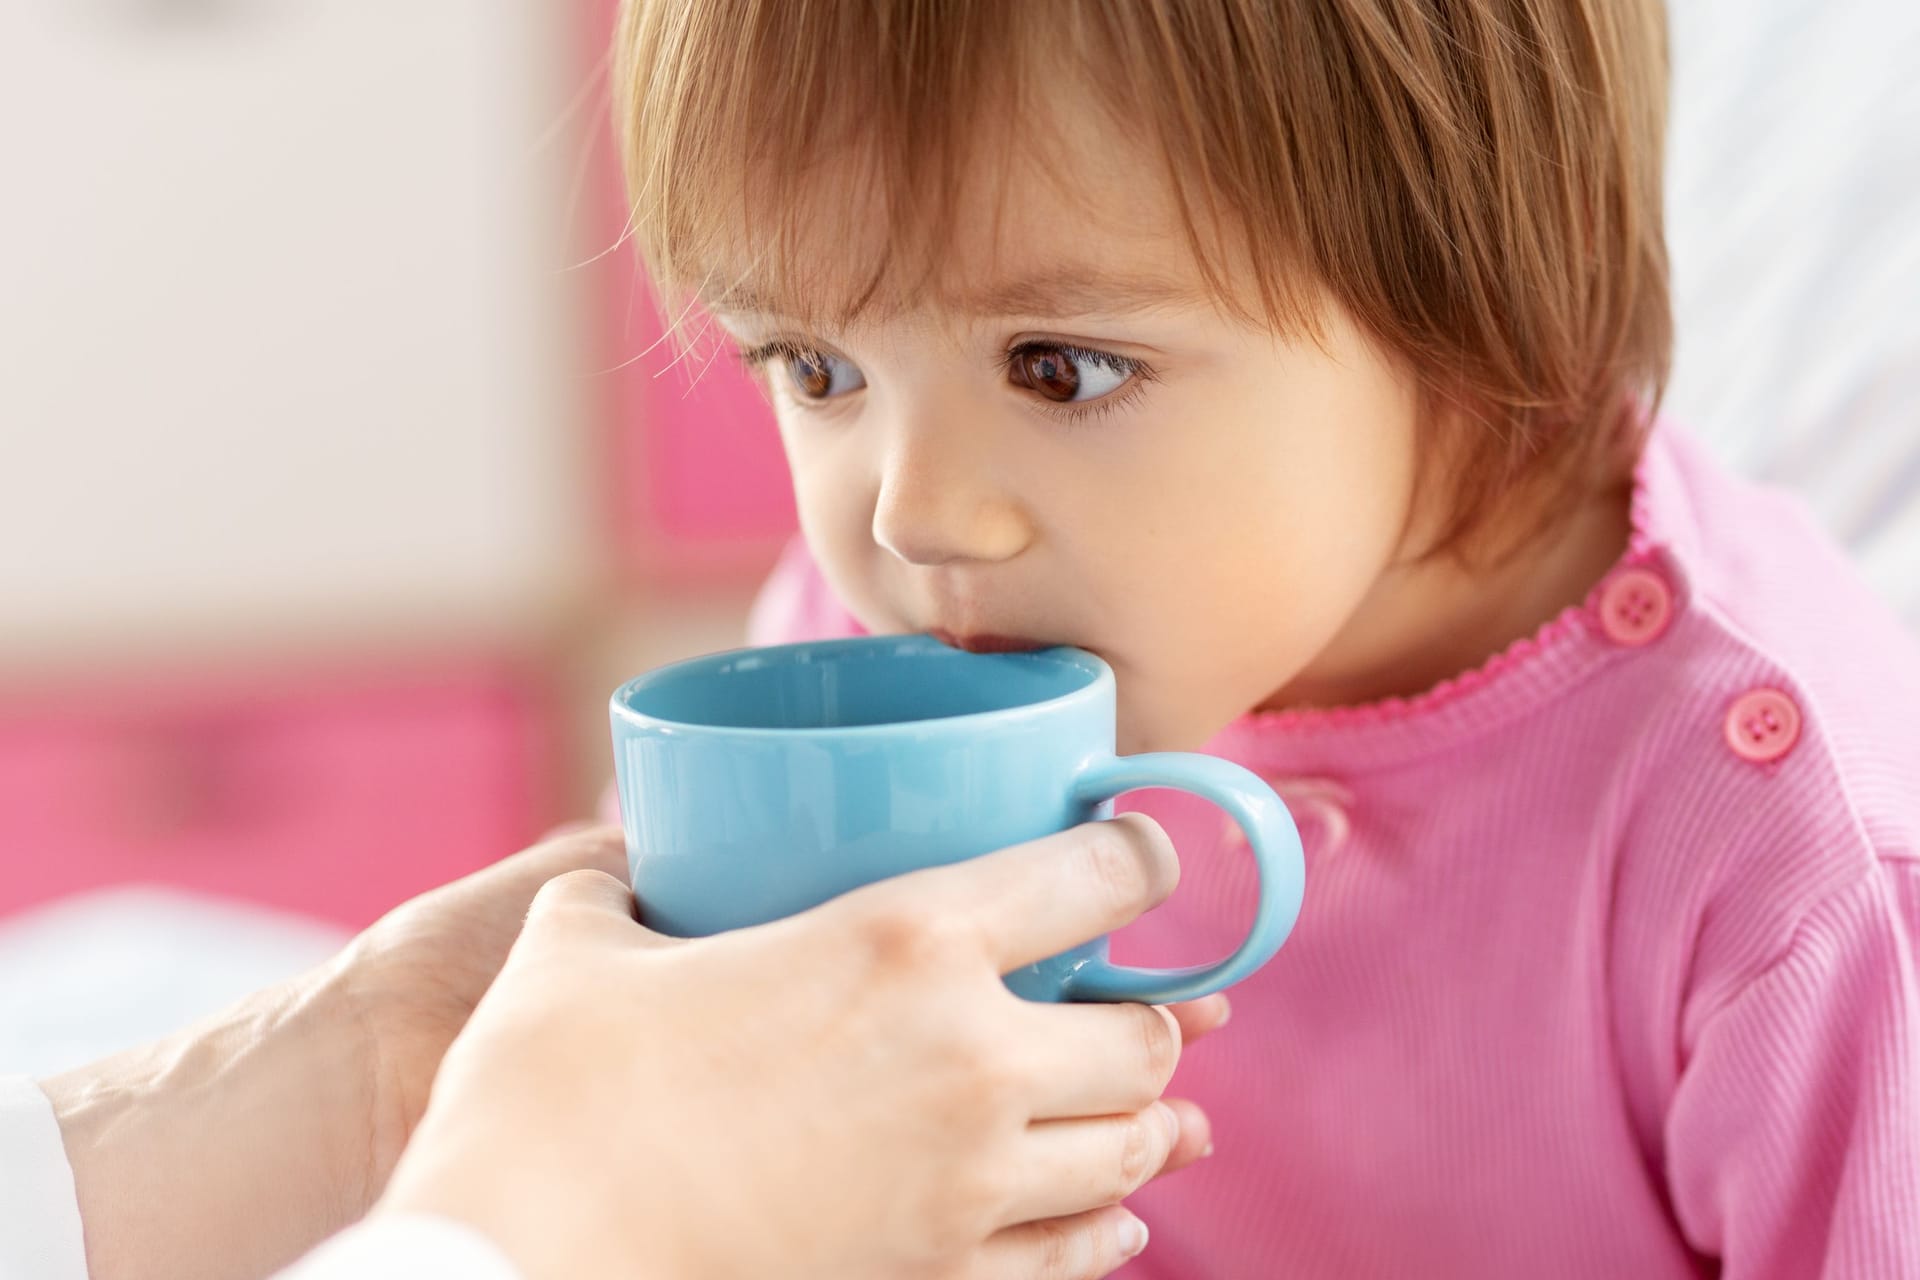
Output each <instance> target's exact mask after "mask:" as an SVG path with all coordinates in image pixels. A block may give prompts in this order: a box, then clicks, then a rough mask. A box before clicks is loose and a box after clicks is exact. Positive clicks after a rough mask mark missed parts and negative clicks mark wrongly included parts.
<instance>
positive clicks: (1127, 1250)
mask: <svg viewBox="0 0 1920 1280" xmlns="http://www.w3.org/2000/svg"><path fill="white" fill-rule="evenodd" d="M1146 1248H1147V1224H1146V1223H1144V1222H1142V1221H1140V1219H1138V1218H1136V1217H1133V1216H1132V1215H1131V1214H1129V1215H1128V1216H1127V1220H1126V1221H1125V1222H1123V1223H1121V1224H1120V1254H1121V1256H1122V1257H1126V1258H1137V1257H1139V1256H1140V1255H1141V1254H1142V1253H1144V1252H1146Z"/></svg>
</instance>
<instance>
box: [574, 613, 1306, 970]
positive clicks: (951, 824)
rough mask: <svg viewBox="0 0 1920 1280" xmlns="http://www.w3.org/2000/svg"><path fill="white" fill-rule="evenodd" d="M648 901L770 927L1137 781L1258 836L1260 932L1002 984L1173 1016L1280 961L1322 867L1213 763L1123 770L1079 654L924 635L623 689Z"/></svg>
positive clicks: (989, 844)
mask: <svg viewBox="0 0 1920 1280" xmlns="http://www.w3.org/2000/svg"><path fill="white" fill-rule="evenodd" d="M612 712H613V748H614V765H615V771H616V774H617V777H618V784H619V795H620V811H621V814H622V819H623V823H624V825H625V828H626V837H627V862H628V867H629V869H630V870H631V872H632V875H633V889H634V896H635V897H636V898H637V899H638V901H639V904H640V915H641V918H642V919H643V920H644V921H646V923H647V924H648V925H649V926H651V927H653V928H655V929H658V930H660V931H661V932H663V933H667V934H672V935H674V936H677V937H699V936H703V935H706V934H712V933H719V932H722V931H724V930H728V929H737V928H743V927H745V926H748V925H754V924H763V923H765V922H767V921H769V920H775V919H779V918H781V917H783V916H788V915H792V914H794V913H796V912H799V911H804V910H806V909H807V908H809V907H812V906H815V905H817V904H819V903H822V902H825V901H827V900H828V899H829V898H834V897H837V896H839V895H840V894H842V893H845V892H846V891H848V890H850V889H854V888H857V887H859V886H860V885H864V884H869V883H872V882H873V881H876V880H883V879H886V878H888V877H890V876H896V875H900V874H902V873H905V872H908V871H914V870H918V869H920V868H923V867H931V866H938V865H944V864H946V863H951V862H958V861H960V860H961V859H964V858H971V857H977V856H979V855H980V854H984V853H991V852H992V851H994V850H996V849H1004V848H1007V847H1009V846H1011V845H1017V844H1022V843H1024V842H1026V841H1029V840H1034V839H1037V838H1039V837H1041V836H1045V835H1050V834H1052V833H1053V832H1056V831H1064V830H1066V829H1067V828H1069V827H1073V826H1077V825H1078V824H1080V823H1083V822H1088V821H1092V820H1094V819H1096V818H1103V817H1107V816H1110V815H1111V813H1112V807H1113V806H1112V801H1113V798H1114V797H1115V796H1117V795H1120V794H1121V793H1123V792H1127V791H1132V790H1136V789H1138V788H1141V787H1174V788H1178V789H1180V790H1184V791H1190V792H1193V793H1194V794H1195V795H1198V796H1201V797H1203V798H1205V799H1207V800H1210V801H1212V802H1213V803H1214V804H1217V805H1219V806H1220V807H1221V808H1222V809H1224V810H1225V811H1226V812H1227V813H1228V814H1229V815H1230V816H1231V817H1232V818H1233V820H1234V821H1235V822H1237V823H1238V824H1239V825H1240V828H1241V830H1242V831H1243V832H1245V834H1246V837H1247V843H1248V844H1249V845H1250V846H1251V848H1252V851H1253V858H1254V862H1255V863H1256V865H1257V866H1258V868H1259V871H1260V902H1259V906H1258V909H1257V910H1256V911H1255V913H1254V921H1253V928H1252V930H1251V931H1250V932H1249V933H1248V935H1247V937H1246V940H1245V941H1244V942H1242V943H1241V944H1240V946H1239V949H1238V950H1236V951H1234V952H1233V954H1232V955H1229V956H1227V957H1226V958H1225V959H1223V960H1221V961H1219V962H1218V963H1215V964H1208V965H1201V966H1197V967H1194V968H1186V969H1139V968H1130V967H1127V966H1125V965H1117V964H1114V963H1112V962H1111V961H1110V960H1108V959H1107V940H1106V939H1105V938H1099V939H1095V940H1094V941H1093V942H1090V943H1087V944H1085V945H1083V946H1080V947H1076V948H1075V949H1074V950H1072V951H1069V952H1067V953H1065V954H1063V955H1060V956H1056V957H1054V958H1053V959H1050V960H1047V961H1044V962H1042V963H1040V964H1037V965H1033V966H1030V967H1028V968H1025V969H1021V970H1017V971H1016V972H1014V973H1011V974H1008V975H1007V985H1008V986H1009V987H1011V988H1012V989H1013V990H1014V991H1015V992H1016V993H1018V994H1019V995H1022V996H1024V997H1026V998H1027V999H1030V1000H1137V1001H1141V1002H1144V1003H1149V1004H1165V1003H1169V1002H1172V1001H1176V1000H1191V999H1195V998H1197V997H1199V996H1202V995H1206V994H1209V993H1211V992H1214V991H1219V990H1221V989H1222V988H1224V987H1227V986H1230V985H1232V984H1233V983H1235V982H1238V981H1240V980H1241V979H1243V978H1245V977H1247V976H1248V975H1249V974H1251V973H1253V972H1254V971H1255V970H1256V969H1258V968H1259V967H1260V966H1261V965H1263V964H1265V963H1266V962H1267V961H1268V960H1269V959H1271V958H1272V956H1273V954H1274V952H1276V951H1278V950H1279V949H1280V944H1281V943H1283V942H1285V941H1286V938H1287V934H1288V933H1289V932H1291V931H1292V929H1293V924H1294V921H1295V919H1296V918H1297V917H1298V916H1299V913H1300V898H1301V894H1302V892H1303V890H1304V887H1305V864H1304V861H1303V859H1302V857H1301V850H1300V836H1299V833H1298V832H1297V831H1296V830H1295V828H1294V824H1293V819H1292V817H1291V816H1290V815H1289V814H1288V813H1287V810H1286V806H1285V805H1283V804H1282V803H1281V802H1280V798H1279V797H1278V796H1276V795H1275V794H1274V793H1273V790H1272V788H1270V787H1269V786H1267V784H1266V783H1264V782H1262V781H1261V780H1260V779H1259V778H1258V777H1256V776H1255V775H1254V774H1252V773H1249V772H1248V771H1247V770H1245V769H1242V768H1240V767H1239V766H1238V765H1234V764H1229V763H1227V762H1226V761H1224V760H1219V759H1216V758H1214V757H1212V756H1204V755H1189V754H1184V753H1159V754H1151V755H1137V756H1116V755H1115V754H1114V679H1113V672H1112V670H1111V669H1110V668H1109V667H1108V666H1107V664H1106V663H1105V662H1103V661H1101V660H1100V659H1099V658H1098V657H1095V656H1094V655H1093V654H1090V653H1086V652H1083V651H1081V650H1078V649H1067V648H1056V649H1044V650H1040V651H1037V652H1033V653H1001V654H972V653H964V652H961V651H960V650H957V649H952V648H949V647H947V646H946V645H944V644H941V643H940V642H939V641H937V640H934V639H932V638H930V637H925V636H887V637H870V638H863V639H856V640H829V641H821V642H818V643H812V644H797V645H783V646H779V647H776V648H769V649H743V650H738V651H735V652H731V653H722V654H715V655H713V656H711V657H706V658H697V659H694V660H693V661H691V662H682V663H679V664H676V665H674V666H669V667H663V668H661V669H659V670H657V671H653V672H650V673H648V674H646V675H643V676H640V677H638V678H637V679H634V680H631V681H629V682H628V683H626V684H625V685H622V686H621V687H620V689H619V690H618V691H616V692H615V693H614V695H613V705H612Z"/></svg>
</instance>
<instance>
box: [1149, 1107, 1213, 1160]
mask: <svg viewBox="0 0 1920 1280" xmlns="http://www.w3.org/2000/svg"><path fill="white" fill-rule="evenodd" d="M1166 1103H1167V1105H1168V1106H1170V1107H1172V1108H1173V1113H1174V1114H1175V1115H1177V1116H1179V1117H1180V1140H1179V1141H1178V1142H1176V1143H1174V1144H1173V1152H1172V1154H1171V1155H1169V1156H1168V1157H1167V1163H1166V1165H1165V1166H1164V1167H1163V1168H1162V1169H1161V1170H1160V1175H1161V1176H1163V1177H1164V1176H1165V1175H1167V1174H1169V1173H1178V1172H1180V1170H1182V1169H1184V1168H1186V1167H1187V1166H1188V1165H1190V1164H1195V1163H1197V1162H1199V1161H1201V1160H1204V1159H1206V1158H1207V1157H1208V1156H1210V1155H1212V1154H1213V1121H1212V1120H1210V1119H1208V1117H1207V1113H1206V1112H1204V1111H1202V1110H1201V1109H1200V1106H1199V1104H1198V1103H1195V1102H1189V1101H1188V1100H1187V1099H1185V1098H1168V1099H1167V1100H1166Z"/></svg>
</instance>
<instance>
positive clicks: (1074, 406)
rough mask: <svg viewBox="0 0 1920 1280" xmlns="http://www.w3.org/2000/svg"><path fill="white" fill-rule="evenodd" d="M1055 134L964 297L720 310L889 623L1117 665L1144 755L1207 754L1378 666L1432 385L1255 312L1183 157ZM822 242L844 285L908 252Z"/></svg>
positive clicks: (1011, 171) (998, 226) (811, 498)
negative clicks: (1196, 239)
mask: <svg viewBox="0 0 1920 1280" xmlns="http://www.w3.org/2000/svg"><path fill="white" fill-rule="evenodd" d="M1035 123H1036V128H1035V129H1032V130H1028V131H1026V132H1025V133H1024V135H1023V136H1024V137H1026V138H1027V139H1030V140H1032V141H1033V142H1034V143H1035V144H1036V145H1035V147H1033V148H1031V149H1025V150H1028V152H1029V153H1028V154H1024V155H1019V154H1016V155H1013V156H1010V157H1009V156H1003V158H1004V159H1005V163H1006V165H1007V168H1006V172H1005V182H1006V187H1005V191H1004V200H1003V201H999V202H996V199H995V197H996V195H997V194H999V193H997V192H995V191H993V190H992V189H991V182H988V183H983V184H978V185H979V186H981V187H983V188H985V189H984V190H982V191H981V194H980V196H979V198H978V200H977V201H974V202H973V203H974V204H977V206H978V207H964V208H963V209H962V210H961V212H960V217H959V220H958V224H957V225H958V228H959V234H958V235H957V237H956V239H955V242H954V243H952V244H951V245H950V246H949V251H948V252H947V253H945V254H944V255H943V267H942V271H941V274H940V277H939V279H938V280H937V281H935V282H934V287H930V288H928V289H925V290H923V291H921V293H920V294H919V295H918V296H916V297H914V298H910V299H898V298H895V299H889V300H888V301H889V303H890V305H882V306H877V307H874V308H871V309H870V310H869V311H867V312H865V313H863V314H862V315H861V316H860V317H859V318H857V319H855V320H853V321H851V322H849V323H847V324H845V325H844V326H842V325H821V324H817V323H816V324H815V325H812V326H803V325H801V324H799V323H797V322H795V321H794V320H792V319H791V318H790V315H787V314H783V311H782V309H781V308H780V304H779V301H778V300H777V299H761V300H757V301H754V302H749V303H744V304H729V303H727V302H725V301H724V300H722V301H721V302H720V303H717V304H716V306H715V311H716V314H717V316H718V318H719V320H720V321H721V323H722V324H723V325H724V326H725V328H726V329H727V330H728V331H729V332H730V333H732V334H733V336H734V337H735V338H736V339H737V340H738V341H739V343H740V346H741V348H742V350H743V352H745V353H747V355H748V356H749V360H750V363H758V364H759V366H760V367H761V368H762V369H763V371H764V372H765V374H766V377H767V382H768V385H769V389H770V393H771V395H772V398H773V403H774V406H775V409H776V412H777V414H778V417H779V422H780V430H781V435H782V438H783V440H784V442H785V445H786V450H787V454H788V458H789V461H790V463H791V466H792V470H793V477H794V484H795V489H796V492H797V494H798V497H799V507H800V516H801V523H802V526H803V528H804V531H805V533H806V536H807V539H808V542H809V544H810V545H811V547H812V549H813V551H814V554H815V555H816V556H817V557H818V559H819V561H820V564H821V567H822V569H823V570H824V572H825V573H826V575H827V578H828V579H829V581H830V582H831V583H832V584H833V586H834V588H835V589H836V591H837V592H838V593H839V595H840V597H841V598H842V599H843V600H844V601H845V602H846V603H847V605H848V606H849V607H850V608H851V609H852V610H853V611H854V613H855V614H856V615H857V616H858V617H859V618H860V620H861V622H862V623H863V624H865V625H866V626H868V627H870V628H872V629H874V630H876V631H881V632H893V631H935V632H938V633H944V636H945V637H946V638H948V639H950V640H952V641H954V642H957V643H960V644H963V645H967V646H969V647H993V646H994V645H995V644H996V643H997V642H1004V641H1012V642H1015V643H1023V644H1037V643H1065V644H1074V645H1079V646H1081V647H1083V648H1086V649H1090V650H1092V651H1094V652H1095V653H1098V654H1100V655H1101V656H1102V657H1104V658H1106V659H1107V661H1108V662H1110V663H1111V664H1112V665H1113V668H1114V671H1115V673H1116V675H1117V676H1118V678H1119V691H1120V743H1121V747H1122V749H1123V750H1126V751H1140V750H1157V749H1173V748H1181V747H1192V746H1196V745H1199V744H1200V743H1202V742H1204V741H1205V740H1206V739H1207V738H1209V737H1210V736H1212V734H1214V733H1215V732H1217V731H1218V730H1219V729H1220V728H1221V727H1222V726H1223V725H1225V724H1226V723H1227V722H1228V721H1230V720H1231V719H1233V718H1234V717H1235V716H1237V715H1239V714H1241V713H1243V712H1245V711H1247V710H1248V709H1250V708H1252V707H1254V706H1257V705H1259V704H1261V703H1263V702H1266V701H1268V700H1269V699H1271V698H1274V697H1275V696H1280V695H1283V691H1285V690H1287V689H1288V687H1289V686H1296V685H1297V686H1299V687H1302V688H1325V687H1337V686H1338V685H1339V684H1340V682H1341V681H1340V673H1341V672H1343V671H1344V670H1346V669H1348V668H1350V667H1352V666H1353V665H1354V664H1355V663H1356V662H1364V661H1365V659H1364V658H1360V657H1357V656H1356V655H1358V654H1360V653H1363V652H1364V650H1365V646H1364V645H1359V646H1354V645H1349V644H1347V643H1346V639H1347V637H1346V636H1345V635H1343V633H1349V634H1350V626H1351V624H1352V623H1353V621H1354V619H1355V617H1356V614H1358V613H1360V612H1361V611H1362V605H1363V603H1366V602H1368V597H1369V595H1370V593H1372V592H1373V590H1374V588H1375V586H1376V584H1377V583H1378V582H1379V581H1380V579H1381V578H1382V575H1383V574H1384V573H1385V572H1386V571H1387V569H1388V568H1389V566H1390V565H1392V564H1393V562H1394V561H1395V560H1396V558H1397V557H1398V556H1399V555H1400V553H1401V548H1402V545H1403V542H1404V541H1405V539H1406V536H1407V532H1408V530H1407V526H1408V524H1409V504H1410V501H1411V494H1412V488H1413V473H1414V458H1415V454H1414V447H1415V444H1414V442H1415V430H1414V428H1415V418H1416V396H1415V391H1414V386H1413V383H1412V380H1411V378H1410V377H1409V376H1408V375H1407V374H1406V373H1405V372H1404V371H1403V370H1402V369H1401V368H1400V367H1399V365H1398V364H1397V363H1395V362H1394V361H1392V360H1390V359H1389V358H1387V357H1386V356H1385V355H1384V354H1383V353H1382V352H1380V351H1379V350H1377V349H1376V348H1375V347H1374V346H1373V345H1372V344H1371V343H1370V342H1369V341H1367V340H1366V339H1365V338H1364V337H1363V336H1362V335H1361V334H1360V333H1359V332H1357V331H1356V329H1355V327H1354V326H1353V324H1352V322H1351V321H1350V319H1349V318H1348V317H1347V316H1346V314H1345V313H1344V312H1343V311H1341V310H1340V309H1339V308H1338V307H1337V306H1334V305H1333V304H1332V303H1331V302H1330V301H1329V302H1328V303H1327V304H1326V307H1325V315H1324V333H1323V335H1322V344H1321V345H1316V344H1315V343H1314V342H1313V340H1312V339H1304V338H1303V339H1299V340H1293V339H1288V338H1282V337H1279V336H1276V335H1275V334H1274V333H1273V332H1272V331H1270V330H1268V329H1266V328H1263V327H1254V326H1250V325H1248V324H1245V323H1242V322H1240V321H1237V320H1235V319H1232V318H1229V317H1228V316H1226V315H1225V314H1224V313H1222V312H1221V311H1220V310H1218V309H1216V308H1215V307H1214V306H1213V305H1212V304H1211V303H1209V301H1208V300H1207V297H1206V293H1205V290H1204V287H1203V284H1202V279H1201V276H1200V273H1199V269H1198V267H1197V266H1196V264H1195V263H1194V261H1193V260H1192V258H1191V256H1190V254H1189V252H1188V249H1187V240H1186V237H1185V233H1184V231H1183V229H1182V224H1181V223H1180V221H1179V219H1178V215H1177V213H1176V210H1175V206H1174V204H1173V202H1172V197H1171V195H1170V192H1169V190H1168V187H1167V186H1166V182H1165V180H1164V179H1163V177H1162V176H1161V174H1162V170H1161V168H1160V166H1159V165H1158V164H1157V163H1156V160H1155V157H1153V156H1151V155H1149V154H1147V153H1146V152H1144V151H1142V152H1141V153H1139V154H1137V155H1135V154H1129V153H1128V152H1127V151H1126V150H1125V149H1124V148H1123V147H1122V146H1121V145H1120V144H1119V142H1118V141H1117V140H1118V139H1120V138H1121V137H1122V136H1123V135H1120V134H1117V133H1116V132H1114V131H1113V130H1112V129H1111V128H1110V127H1107V126H1106V125H1105V124H1104V123H1101V122H1100V121H1099V120H1098V118H1097V116H1096V114H1095V113H1092V112H1084V111H1075V110H1072V109H1067V110H1062V111H1060V112H1058V113H1056V115H1055V117H1054V118H1051V119H1049V120H1046V121H1044V122H1035ZM1041 124H1044V127H1037V126H1039V125H1041ZM1041 147H1044V151H1045V155H1044V159H1041V158H1038V157H1036V155H1034V154H1032V153H1033V152H1037V151H1038V150H1040V149H1041ZM822 184H823V185H822V190H823V191H829V192H831V191H833V188H832V186H831V179H830V178H826V177H823V179H822ZM843 189H844V188H843ZM835 194H837V193H835ZM828 207H832V208H838V207H839V206H838V205H837V204H834V202H833V201H832V200H825V201H823V209H824V208H828ZM996 219H997V220H996ZM861 223H864V225H861ZM806 225H807V226H808V227H809V228H810V229H811V228H817V230H818V234H817V235H815V234H812V232H811V230H810V232H809V235H808V237H807V239H808V240H809V241H810V243H809V245H808V252H809V258H808V262H807V268H808V270H809V271H810V272H816V273H818V274H819V275H820V276H821V277H823V278H829V279H831V278H835V277H836V276H837V277H838V278H841V279H845V280H856V279H864V278H865V276H866V275H867V273H868V264H870V263H871V262H873V261H874V260H875V259H874V258H873V257H871V256H868V255H871V254H872V253H873V252H875V251H876V248H877V246H879V245H882V244H884V243H885V238H884V224H883V222H882V220H881V219H879V218H878V217H875V218H870V219H857V220H855V221H854V223H853V224H852V225H850V224H849V220H848V219H847V218H846V217H845V216H844V215H841V216H831V215H827V214H823V215H822V216H821V217H820V218H817V219H814V220H811V221H810V222H809V223H807V224H806ZM748 292H750V287H749V291H748ZM742 296H745V294H744V293H743V294H736V295H735V297H736V299H737V298H740V297H742ZM1323 348H1324V349H1323Z"/></svg>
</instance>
